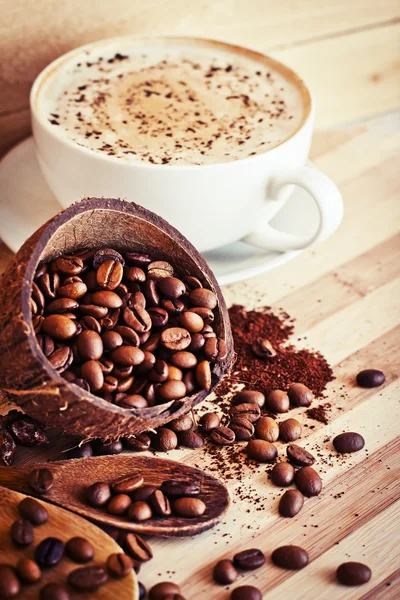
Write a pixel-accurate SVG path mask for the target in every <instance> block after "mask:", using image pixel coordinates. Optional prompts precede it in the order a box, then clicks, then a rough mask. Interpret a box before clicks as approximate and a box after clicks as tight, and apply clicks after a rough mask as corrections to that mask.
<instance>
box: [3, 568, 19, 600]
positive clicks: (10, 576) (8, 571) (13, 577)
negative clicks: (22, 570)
mask: <svg viewBox="0 0 400 600" xmlns="http://www.w3.org/2000/svg"><path fill="white" fill-rule="evenodd" d="M20 591H21V584H20V582H19V580H18V577H17V574H16V572H15V570H14V568H13V567H12V566H11V565H6V564H0V598H2V599H3V598H4V599H5V600H8V598H15V597H16V596H18V594H19V593H20Z"/></svg>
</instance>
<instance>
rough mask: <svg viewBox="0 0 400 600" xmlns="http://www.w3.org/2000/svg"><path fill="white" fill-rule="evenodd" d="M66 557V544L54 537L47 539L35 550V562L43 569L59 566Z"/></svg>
mask: <svg viewBox="0 0 400 600" xmlns="http://www.w3.org/2000/svg"><path fill="white" fill-rule="evenodd" d="M63 556H64V543H63V542H62V541H61V540H59V539H57V538H54V537H48V538H45V539H44V540H42V541H41V542H40V544H38V545H37V546H36V548H35V561H36V562H37V564H38V565H39V566H40V567H42V568H43V569H49V568H51V567H54V566H55V565H58V563H59V562H60V560H61V559H62V557H63Z"/></svg>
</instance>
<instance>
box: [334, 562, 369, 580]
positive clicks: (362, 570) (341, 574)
mask: <svg viewBox="0 0 400 600" xmlns="http://www.w3.org/2000/svg"><path fill="white" fill-rule="evenodd" d="M371 575H372V571H371V569H370V568H369V567H368V566H367V565H364V564H363V563H359V562H345V563H342V564H341V565H340V566H339V567H338V568H337V571H336V577H337V580H338V581H339V583H341V584H342V585H348V586H352V585H363V584H364V583H367V582H368V581H369V580H370V579H371Z"/></svg>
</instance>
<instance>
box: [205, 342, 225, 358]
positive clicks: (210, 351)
mask: <svg viewBox="0 0 400 600" xmlns="http://www.w3.org/2000/svg"><path fill="white" fill-rule="evenodd" d="M227 355H228V349H227V346H226V343H225V340H222V339H220V338H217V337H215V338H208V339H207V340H206V343H205V344H204V356H205V358H206V359H207V360H210V361H211V362H217V363H220V362H223V361H224V360H226V357H227Z"/></svg>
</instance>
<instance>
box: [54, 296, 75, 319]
mask: <svg viewBox="0 0 400 600" xmlns="http://www.w3.org/2000/svg"><path fill="white" fill-rule="evenodd" d="M77 308H79V303H78V302H77V301H76V300H74V299H73V298H57V300H53V301H52V302H50V303H49V304H48V305H47V306H46V314H47V315H52V314H55V313H58V314H60V315H62V314H64V313H69V312H72V311H74V310H76V309H77Z"/></svg>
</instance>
